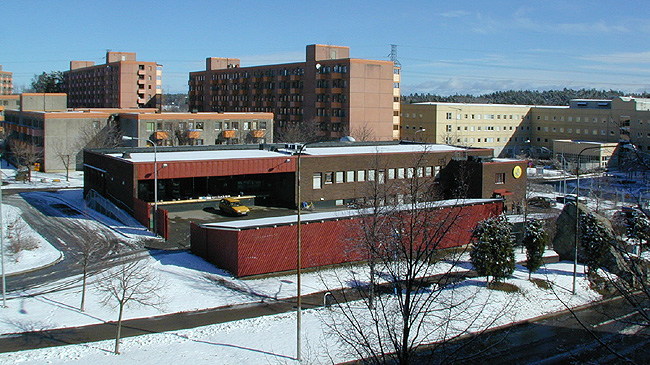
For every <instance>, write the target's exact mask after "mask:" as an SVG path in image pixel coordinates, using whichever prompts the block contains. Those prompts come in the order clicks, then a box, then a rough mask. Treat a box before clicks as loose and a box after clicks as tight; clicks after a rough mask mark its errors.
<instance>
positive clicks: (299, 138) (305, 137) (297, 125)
mask: <svg viewBox="0 0 650 365" xmlns="http://www.w3.org/2000/svg"><path fill="white" fill-rule="evenodd" d="M321 135H322V132H321V131H320V128H319V126H318V122H316V120H315V119H308V120H304V121H300V122H290V123H287V124H285V125H284V126H282V127H278V130H277V132H276V133H275V140H276V141H277V142H280V143H295V142H315V141H318V140H320V139H321Z"/></svg>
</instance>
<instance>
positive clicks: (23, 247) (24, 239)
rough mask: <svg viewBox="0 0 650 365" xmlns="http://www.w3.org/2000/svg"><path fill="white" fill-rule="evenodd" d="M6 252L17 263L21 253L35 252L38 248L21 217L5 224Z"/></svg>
mask: <svg viewBox="0 0 650 365" xmlns="http://www.w3.org/2000/svg"><path fill="white" fill-rule="evenodd" d="M7 238H8V239H9V245H8V247H7V249H8V252H9V254H10V255H11V256H13V258H14V261H16V262H18V260H20V256H21V254H22V252H23V251H31V250H35V249H37V248H38V247H39V245H38V241H37V240H36V238H35V237H34V236H33V235H32V234H31V233H30V232H29V226H28V225H27V223H25V221H24V220H23V218H22V217H20V216H18V217H16V218H15V219H13V220H12V221H10V222H9V223H8V224H7Z"/></svg>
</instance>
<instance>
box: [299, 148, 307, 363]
mask: <svg viewBox="0 0 650 365" xmlns="http://www.w3.org/2000/svg"><path fill="white" fill-rule="evenodd" d="M308 144H309V143H305V144H303V145H302V146H300V148H299V149H298V162H297V164H296V175H297V179H296V197H297V198H298V199H297V200H298V217H297V222H296V224H297V225H298V231H297V235H298V239H297V262H296V286H297V288H296V297H297V304H296V360H298V361H302V336H301V330H302V296H301V279H300V275H301V273H302V236H301V230H300V227H301V224H300V223H301V220H300V219H301V217H300V213H301V212H302V200H301V196H300V180H301V179H300V157H301V156H302V151H303V150H304V149H305V147H307V145H308Z"/></svg>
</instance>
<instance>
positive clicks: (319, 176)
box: [312, 172, 323, 189]
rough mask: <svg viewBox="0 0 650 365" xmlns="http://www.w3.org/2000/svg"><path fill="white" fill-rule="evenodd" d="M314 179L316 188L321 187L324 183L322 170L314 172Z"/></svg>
mask: <svg viewBox="0 0 650 365" xmlns="http://www.w3.org/2000/svg"><path fill="white" fill-rule="evenodd" d="M312 181H313V187H314V189H320V188H321V187H322V183H323V178H322V174H321V173H320V172H314V176H313V178H312Z"/></svg>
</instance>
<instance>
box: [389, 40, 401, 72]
mask: <svg viewBox="0 0 650 365" xmlns="http://www.w3.org/2000/svg"><path fill="white" fill-rule="evenodd" d="M388 57H390V60H391V61H393V64H394V65H395V66H399V67H401V66H402V64H401V63H399V61H398V60H397V44H391V45H390V54H389V55H388Z"/></svg>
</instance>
